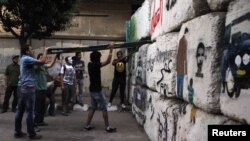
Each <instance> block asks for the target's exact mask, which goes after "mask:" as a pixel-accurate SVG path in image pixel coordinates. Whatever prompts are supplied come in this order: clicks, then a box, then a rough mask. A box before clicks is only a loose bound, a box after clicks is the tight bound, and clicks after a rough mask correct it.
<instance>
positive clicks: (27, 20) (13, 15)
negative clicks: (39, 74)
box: [0, 0, 77, 40]
mask: <svg viewBox="0 0 250 141" xmlns="http://www.w3.org/2000/svg"><path fill="white" fill-rule="evenodd" d="M76 1H77V0H6V2H1V3H0V8H1V11H2V12H0V20H1V21H2V24H3V27H4V29H5V30H6V31H7V32H11V33H12V34H13V35H14V36H16V37H17V38H24V39H26V40H27V39H28V38H30V37H31V36H32V37H35V38H39V39H41V38H44V37H48V36H51V34H52V33H53V32H56V31H60V30H64V29H65V28H66V27H67V26H69V23H70V19H71V17H72V15H71V14H69V13H72V11H73V10H74V6H75V3H76Z"/></svg>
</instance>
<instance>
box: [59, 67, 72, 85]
mask: <svg viewBox="0 0 250 141" xmlns="http://www.w3.org/2000/svg"><path fill="white" fill-rule="evenodd" d="M60 74H62V75H63V83H66V84H68V85H73V84H74V77H75V69H74V67H73V66H72V65H67V64H65V65H63V66H62V68H61V71H60Z"/></svg>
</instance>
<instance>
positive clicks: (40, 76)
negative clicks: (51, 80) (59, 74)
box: [35, 64, 48, 90]
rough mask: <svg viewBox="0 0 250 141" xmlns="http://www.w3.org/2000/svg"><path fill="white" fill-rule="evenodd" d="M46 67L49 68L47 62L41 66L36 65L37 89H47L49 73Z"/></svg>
mask: <svg viewBox="0 0 250 141" xmlns="http://www.w3.org/2000/svg"><path fill="white" fill-rule="evenodd" d="M46 69H48V65H47V64H43V65H41V66H36V69H35V72H36V75H35V76H36V90H47V75H46V73H47V72H46Z"/></svg>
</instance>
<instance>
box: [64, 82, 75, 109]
mask: <svg viewBox="0 0 250 141" xmlns="http://www.w3.org/2000/svg"><path fill="white" fill-rule="evenodd" d="M73 93H74V86H73V85H68V84H65V83H64V89H63V92H62V107H63V112H69V110H70V108H69V104H70V102H71V99H72V95H73Z"/></svg>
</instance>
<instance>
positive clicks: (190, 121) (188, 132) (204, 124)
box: [176, 104, 241, 141]
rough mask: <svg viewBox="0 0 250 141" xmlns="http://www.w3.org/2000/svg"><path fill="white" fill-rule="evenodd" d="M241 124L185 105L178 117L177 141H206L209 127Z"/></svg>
mask: <svg viewBox="0 0 250 141" xmlns="http://www.w3.org/2000/svg"><path fill="white" fill-rule="evenodd" d="M237 124H241V123H239V122H236V121H234V120H231V119H230V118H228V117H225V116H222V115H214V114H210V113H207V112H204V111H203V110H200V109H198V108H197V107H195V106H193V105H191V104H188V105H183V107H182V108H181V109H180V113H179V115H178V121H177V125H176V140H177V141H182V140H184V141H206V140H207V139H208V125H237Z"/></svg>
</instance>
